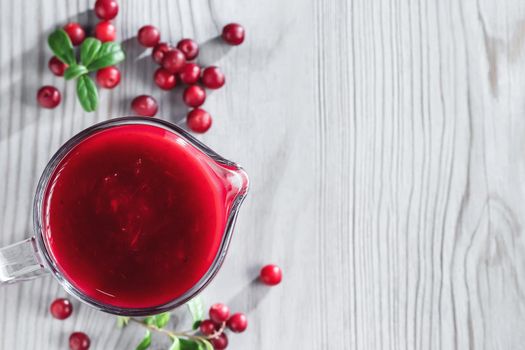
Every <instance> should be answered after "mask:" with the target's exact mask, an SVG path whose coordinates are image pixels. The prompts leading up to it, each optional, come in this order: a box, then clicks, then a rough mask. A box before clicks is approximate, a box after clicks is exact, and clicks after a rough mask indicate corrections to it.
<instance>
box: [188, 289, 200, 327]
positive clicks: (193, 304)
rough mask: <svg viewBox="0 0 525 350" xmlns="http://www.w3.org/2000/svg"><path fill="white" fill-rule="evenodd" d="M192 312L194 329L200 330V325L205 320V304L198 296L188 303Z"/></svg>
mask: <svg viewBox="0 0 525 350" xmlns="http://www.w3.org/2000/svg"><path fill="white" fill-rule="evenodd" d="M186 305H188V309H189V310H190V313H191V317H193V329H197V328H199V325H200V323H201V321H202V319H203V318H204V303H203V301H202V298H201V297H200V296H196V297H195V298H193V299H191V300H190V301H188V302H187V303H186Z"/></svg>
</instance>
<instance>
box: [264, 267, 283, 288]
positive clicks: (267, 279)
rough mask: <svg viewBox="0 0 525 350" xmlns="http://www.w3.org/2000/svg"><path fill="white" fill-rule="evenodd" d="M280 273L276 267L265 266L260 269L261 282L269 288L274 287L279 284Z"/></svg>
mask: <svg viewBox="0 0 525 350" xmlns="http://www.w3.org/2000/svg"><path fill="white" fill-rule="evenodd" d="M282 276H283V274H282V271H281V269H280V268H279V266H277V265H271V264H270V265H266V266H264V267H263V268H262V269H261V273H260V278H261V281H262V282H263V283H264V284H266V285H269V286H275V285H277V284H279V283H281V279H282Z"/></svg>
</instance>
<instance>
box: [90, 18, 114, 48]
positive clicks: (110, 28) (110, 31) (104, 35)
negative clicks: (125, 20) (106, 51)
mask: <svg viewBox="0 0 525 350" xmlns="http://www.w3.org/2000/svg"><path fill="white" fill-rule="evenodd" d="M95 37H96V38H97V39H98V40H100V41H102V42H103V43H105V42H108V41H114V40H115V39H116V38H117V29H116V28H115V26H114V25H113V23H111V22H110V21H100V22H98V23H97V25H96V26H95Z"/></svg>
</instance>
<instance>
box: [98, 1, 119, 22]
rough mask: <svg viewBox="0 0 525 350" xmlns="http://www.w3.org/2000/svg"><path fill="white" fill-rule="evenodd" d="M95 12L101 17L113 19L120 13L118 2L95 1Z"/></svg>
mask: <svg viewBox="0 0 525 350" xmlns="http://www.w3.org/2000/svg"><path fill="white" fill-rule="evenodd" d="M95 14H96V15H97V17H98V18H100V19H105V20H110V19H113V18H115V17H117V14H118V3H117V2H116V1H115V0H97V2H95Z"/></svg>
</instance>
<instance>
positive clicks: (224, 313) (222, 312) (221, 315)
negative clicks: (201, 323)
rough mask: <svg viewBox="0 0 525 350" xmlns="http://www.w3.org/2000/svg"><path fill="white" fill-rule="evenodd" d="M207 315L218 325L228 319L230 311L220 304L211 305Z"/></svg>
mask: <svg viewBox="0 0 525 350" xmlns="http://www.w3.org/2000/svg"><path fill="white" fill-rule="evenodd" d="M209 315H210V319H211V320H212V321H213V322H215V323H218V324H220V323H223V322H226V321H227V320H228V317H230V309H229V308H228V306H226V305H224V304H221V303H217V304H213V305H212V306H211V307H210V311H209Z"/></svg>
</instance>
